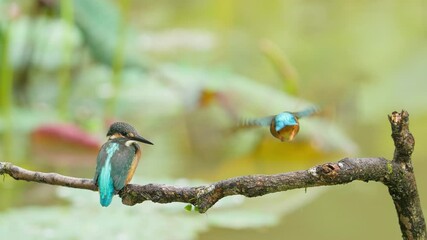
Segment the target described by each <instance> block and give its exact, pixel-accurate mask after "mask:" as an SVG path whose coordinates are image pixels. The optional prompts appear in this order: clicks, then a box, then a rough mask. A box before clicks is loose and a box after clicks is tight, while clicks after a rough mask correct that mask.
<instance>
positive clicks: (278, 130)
mask: <svg viewBox="0 0 427 240" xmlns="http://www.w3.org/2000/svg"><path fill="white" fill-rule="evenodd" d="M316 112H318V109H317V108H316V107H310V108H307V109H305V110H303V111H300V112H282V113H279V114H277V115H273V116H268V117H263V118H255V119H247V120H245V121H244V122H243V124H242V127H251V126H270V132H271V134H272V135H273V136H274V137H276V138H278V139H280V141H282V142H283V141H292V140H293V139H294V137H295V136H296V135H297V134H298V131H299V121H298V119H300V118H302V117H307V116H311V115H313V114H314V113H316Z"/></svg>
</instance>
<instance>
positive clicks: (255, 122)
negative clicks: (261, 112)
mask: <svg viewBox="0 0 427 240" xmlns="http://www.w3.org/2000/svg"><path fill="white" fill-rule="evenodd" d="M274 117H275V116H274V115H273V116H268V117H263V118H250V119H244V120H242V121H241V122H240V124H239V127H241V128H247V127H267V126H270V124H271V121H273V119H274Z"/></svg>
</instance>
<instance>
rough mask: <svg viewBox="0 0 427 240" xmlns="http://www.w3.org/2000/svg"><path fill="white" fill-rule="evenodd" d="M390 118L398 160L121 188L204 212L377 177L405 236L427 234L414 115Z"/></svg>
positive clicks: (74, 181)
mask: <svg viewBox="0 0 427 240" xmlns="http://www.w3.org/2000/svg"><path fill="white" fill-rule="evenodd" d="M389 121H390V123H391V127H392V138H393V140H394V143H395V147H396V149H395V154H394V159H393V160H392V161H389V160H387V159H384V158H344V159H341V160H340V161H338V162H335V163H325V164H321V165H317V166H315V167H312V168H310V169H308V170H303V171H295V172H289V173H281V174H276V175H249V176H241V177H235V178H230V179H226V180H222V181H219V182H216V183H212V184H209V185H203V186H196V187H177V186H170V185H164V184H147V185H136V184H128V185H127V186H126V187H125V188H124V189H122V190H121V191H120V192H119V196H120V197H121V198H122V203H123V204H126V205H135V204H137V203H142V202H144V201H146V200H150V201H152V202H157V203H170V202H184V203H191V204H193V205H194V206H197V207H198V209H199V212H200V213H204V212H206V211H207V210H208V209H209V208H211V207H212V206H213V205H214V204H215V203H216V202H217V201H218V200H220V199H221V198H223V197H226V196H231V195H244V196H246V197H257V196H262V195H265V194H269V193H274V192H281V191H287V190H291V189H297V188H308V187H315V186H326V185H338V184H345V183H350V182H352V181H355V180H360V181H365V182H369V181H376V182H382V183H384V184H385V185H386V186H387V187H388V189H389V193H390V195H391V197H392V199H393V201H394V204H395V207H396V211H397V214H398V218H399V224H400V228H401V231H402V237H403V239H426V225H425V220H424V216H423V213H422V209H421V204H420V200H419V196H418V190H417V186H416V182H415V176H414V172H413V167H412V163H411V154H412V152H413V148H414V142H415V141H414V138H413V136H412V134H411V133H410V132H409V128H408V123H409V114H408V113H407V112H406V111H402V112H401V113H397V112H393V113H392V115H391V116H389ZM3 174H7V175H10V176H11V177H13V178H14V179H16V180H25V181H32V182H39V183H47V184H52V185H59V186H66V187H72V188H81V189H87V190H92V191H97V187H96V185H95V184H94V182H93V181H92V180H91V179H83V178H73V177H67V176H63V175H60V174H57V173H42V172H33V171H29V170H26V169H23V168H20V167H18V166H15V165H13V164H11V163H6V162H0V175H3Z"/></svg>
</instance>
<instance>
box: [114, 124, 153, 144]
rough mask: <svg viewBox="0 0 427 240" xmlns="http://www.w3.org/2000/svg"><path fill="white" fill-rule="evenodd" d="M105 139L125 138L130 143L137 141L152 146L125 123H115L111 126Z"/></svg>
mask: <svg viewBox="0 0 427 240" xmlns="http://www.w3.org/2000/svg"><path fill="white" fill-rule="evenodd" d="M107 137H108V139H115V138H125V139H129V140H131V141H137V142H141V143H146V144H151V145H153V143H152V142H150V141H148V140H147V139H145V138H143V137H142V136H141V135H139V134H138V132H137V131H136V130H135V128H134V127H132V126H131V125H129V124H127V123H125V122H115V123H113V124H111V126H110V129H109V130H108V133H107Z"/></svg>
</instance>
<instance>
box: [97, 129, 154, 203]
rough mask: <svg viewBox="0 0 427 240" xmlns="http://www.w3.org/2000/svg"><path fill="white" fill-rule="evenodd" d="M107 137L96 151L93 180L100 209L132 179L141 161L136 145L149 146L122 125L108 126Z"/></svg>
mask: <svg viewBox="0 0 427 240" xmlns="http://www.w3.org/2000/svg"><path fill="white" fill-rule="evenodd" d="M107 137H108V140H107V142H106V143H104V145H102V147H101V149H100V150H99V153H98V158H97V163H96V172H95V177H94V178H93V181H94V182H95V184H96V185H97V186H98V190H99V201H100V203H101V205H102V206H103V207H107V206H108V205H110V203H111V200H112V199H113V195H114V194H116V193H117V192H118V191H120V190H121V189H122V188H123V187H124V186H126V184H128V183H129V182H130V180H131V179H132V177H133V174H134V173H135V169H136V167H137V165H138V162H139V159H140V158H141V148H140V147H139V145H138V144H137V142H142V143H146V144H151V145H153V143H152V142H150V141H148V140H147V139H145V138H143V137H141V136H140V135H139V134H138V133H137V132H136V130H135V128H133V127H132V126H131V125H129V124H127V123H124V122H116V123H113V124H111V126H110V129H109V130H108V133H107Z"/></svg>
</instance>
